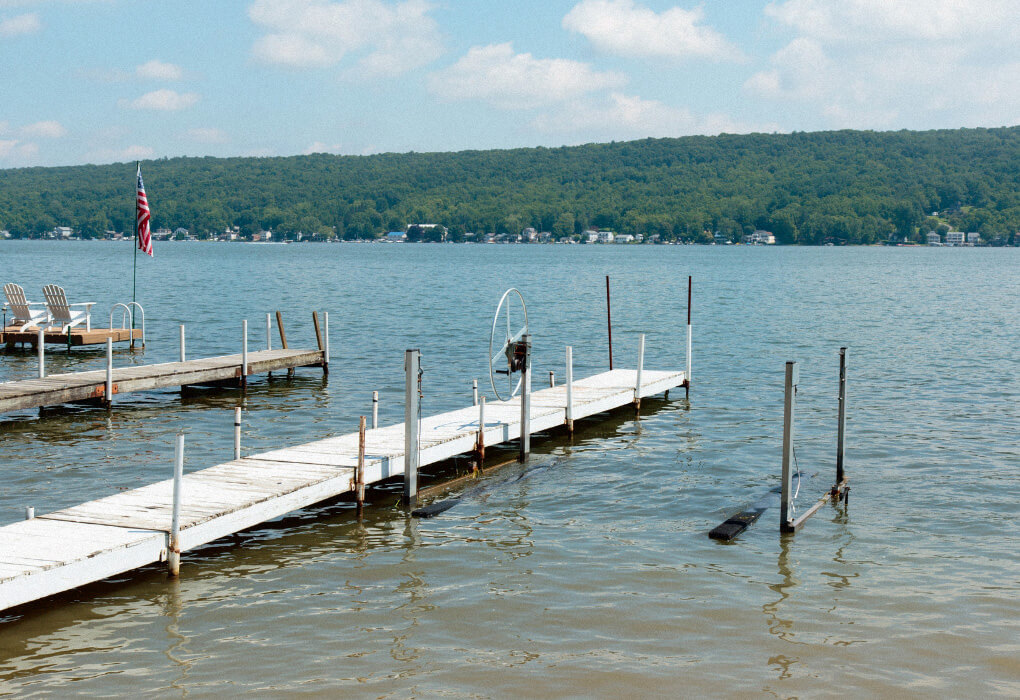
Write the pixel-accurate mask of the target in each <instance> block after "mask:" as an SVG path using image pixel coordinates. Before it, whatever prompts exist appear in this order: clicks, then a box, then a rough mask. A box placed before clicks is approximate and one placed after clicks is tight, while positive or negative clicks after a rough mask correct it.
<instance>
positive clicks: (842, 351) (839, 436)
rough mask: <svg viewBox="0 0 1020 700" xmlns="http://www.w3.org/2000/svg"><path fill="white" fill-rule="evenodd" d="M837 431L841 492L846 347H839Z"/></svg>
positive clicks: (838, 479)
mask: <svg viewBox="0 0 1020 700" xmlns="http://www.w3.org/2000/svg"><path fill="white" fill-rule="evenodd" d="M838 426H839V427H838V428H837V431H836V486H835V487H834V489H833V490H834V491H835V492H836V494H838V493H839V491H840V489H842V488H843V485H844V483H845V482H846V475H845V473H844V471H843V448H844V439H845V437H846V348H845V347H842V348H840V349H839V423H838Z"/></svg>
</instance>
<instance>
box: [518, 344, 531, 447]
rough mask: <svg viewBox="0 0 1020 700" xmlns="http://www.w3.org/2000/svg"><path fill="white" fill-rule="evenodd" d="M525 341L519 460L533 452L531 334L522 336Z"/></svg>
mask: <svg viewBox="0 0 1020 700" xmlns="http://www.w3.org/2000/svg"><path fill="white" fill-rule="evenodd" d="M521 342H522V343H524V369H523V370H522V371H521V452H520V455H518V460H519V461H521V462H526V461H528V455H529V454H531V336H530V335H528V334H524V336H522V337H521Z"/></svg>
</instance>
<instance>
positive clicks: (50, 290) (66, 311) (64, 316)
mask: <svg viewBox="0 0 1020 700" xmlns="http://www.w3.org/2000/svg"><path fill="white" fill-rule="evenodd" d="M43 296H44V297H46V308H47V309H49V312H50V325H51V326H60V332H61V333H64V332H66V331H67V329H69V328H74V327H75V326H79V325H81V324H82V323H84V324H85V330H87V331H90V330H92V307H93V306H94V305H95V303H96V302H94V301H87V302H84V303H81V304H68V303H67V295H66V294H64V290H63V289H62V288H61V287H58V286H57V285H55V284H47V285H44V286H43ZM73 306H84V307H85V308H84V309H79V310H75V309H72V308H71V307H73Z"/></svg>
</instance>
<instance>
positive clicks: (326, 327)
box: [322, 311, 329, 365]
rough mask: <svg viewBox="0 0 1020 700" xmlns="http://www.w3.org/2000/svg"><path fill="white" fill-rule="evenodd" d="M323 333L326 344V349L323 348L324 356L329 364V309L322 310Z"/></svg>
mask: <svg viewBox="0 0 1020 700" xmlns="http://www.w3.org/2000/svg"><path fill="white" fill-rule="evenodd" d="M322 335H323V338H322V340H323V343H324V345H325V349H324V350H323V353H324V354H323V356H322V358H323V359H324V360H325V361H326V364H327V365H328V364H329V312H328V311H323V312H322Z"/></svg>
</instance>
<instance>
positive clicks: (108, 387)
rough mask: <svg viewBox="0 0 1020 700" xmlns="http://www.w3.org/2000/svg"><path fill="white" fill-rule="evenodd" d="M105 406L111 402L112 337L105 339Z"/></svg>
mask: <svg viewBox="0 0 1020 700" xmlns="http://www.w3.org/2000/svg"><path fill="white" fill-rule="evenodd" d="M103 398H104V400H105V401H106V407H107V408H109V407H110V406H111V405H112V404H113V338H107V339H106V395H105V396H104V397H103Z"/></svg>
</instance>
